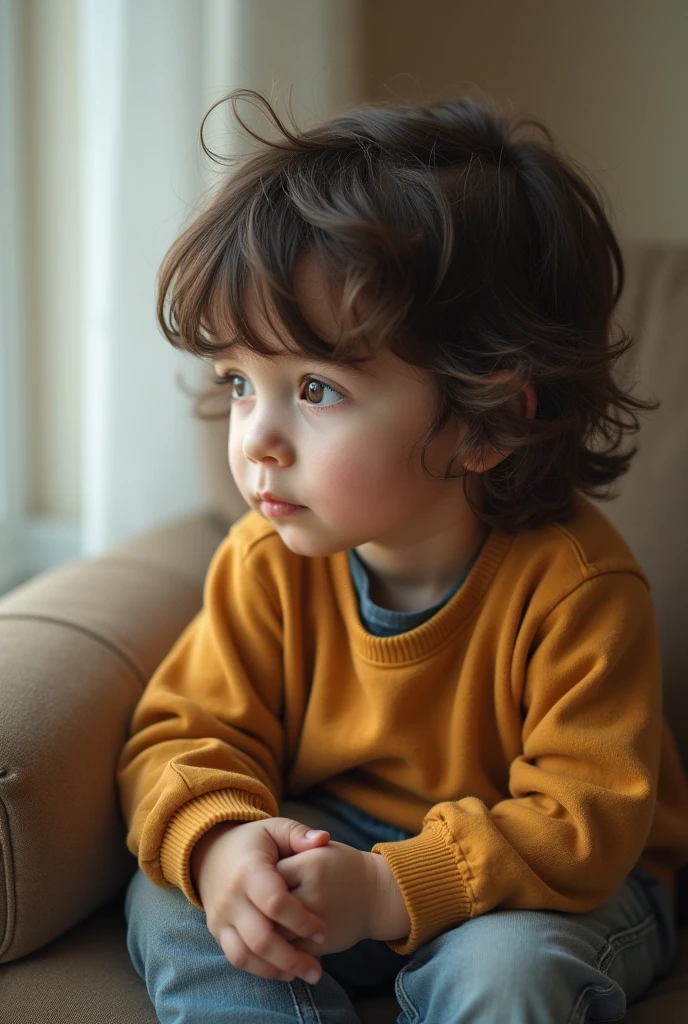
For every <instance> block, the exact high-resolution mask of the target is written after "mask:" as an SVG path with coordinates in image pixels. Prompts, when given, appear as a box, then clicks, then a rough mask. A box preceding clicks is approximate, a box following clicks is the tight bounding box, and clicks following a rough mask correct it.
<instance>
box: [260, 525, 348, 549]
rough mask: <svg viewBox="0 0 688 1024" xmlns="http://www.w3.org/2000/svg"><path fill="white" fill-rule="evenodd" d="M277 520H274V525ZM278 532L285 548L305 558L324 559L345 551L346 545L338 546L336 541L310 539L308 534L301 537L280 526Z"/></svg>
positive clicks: (293, 531)
mask: <svg viewBox="0 0 688 1024" xmlns="http://www.w3.org/2000/svg"><path fill="white" fill-rule="evenodd" d="M274 522H275V520H273V523H274ZM277 532H278V533H279V535H280V537H281V538H282V541H283V543H284V546H285V547H287V548H289V550H290V551H291V552H293V553H294V554H295V555H303V556H304V558H324V557H326V556H328V555H336V554H337V552H338V551H344V550H345V546H344V544H342V543H340V544H337V542H336V541H335V540H329V541H327V540H325V539H324V538H320V539H318V538H317V537H313V536H311V537H309V536H308V535H307V534H306V533H304V534H302V535H301V536H299V535H298V534H297V533H296V531H295V530H288V529H285V530H281V529H280V528H279V525H278V526H277Z"/></svg>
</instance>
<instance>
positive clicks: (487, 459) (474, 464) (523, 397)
mask: <svg viewBox="0 0 688 1024" xmlns="http://www.w3.org/2000/svg"><path fill="white" fill-rule="evenodd" d="M512 376H513V374H512V373H511V371H510V370H496V371H495V372H494V373H491V374H490V380H491V381H494V382H495V383H498V382H499V381H502V380H510V379H511V377H512ZM509 405H510V406H511V408H512V409H513V410H514V411H515V412H517V413H519V414H520V415H521V416H524V417H525V418H526V419H529V420H532V419H533V417H534V416H535V413H536V412H537V397H536V395H535V388H534V387H533V385H532V384H524V385H523V387H521V388H520V389H519V391H518V392H517V393H516V394H515V395H514V396H513V397H512V399H511V401H510V402H509ZM509 454H510V453H509V452H500V451H498V450H497V449H496V448H492V447H487V448H483V449H482V451H480V452H475V453H474V454H473V455H469V456H467V457H465V458H464V462H463V464H464V467H465V468H466V469H468V470H469V471H470V472H471V473H486V472H487V470H488V469H492V468H493V467H494V466H496V465H498V464H499V463H500V462H502V461H503V460H504V459H505V458H506V457H507V455H509Z"/></svg>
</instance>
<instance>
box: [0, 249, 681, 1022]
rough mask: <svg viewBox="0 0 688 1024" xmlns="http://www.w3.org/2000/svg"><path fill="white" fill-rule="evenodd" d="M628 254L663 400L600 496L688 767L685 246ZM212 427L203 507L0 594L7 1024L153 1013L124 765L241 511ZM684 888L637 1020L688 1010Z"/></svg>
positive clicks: (635, 303) (629, 300)
mask: <svg viewBox="0 0 688 1024" xmlns="http://www.w3.org/2000/svg"><path fill="white" fill-rule="evenodd" d="M626 260H627V272H628V277H627V284H626V288H625V291H624V296H623V298H622V301H621V306H620V309H621V311H622V313H623V321H624V323H625V325H626V326H627V327H629V328H632V329H633V330H634V331H635V332H636V333H637V348H636V353H635V357H634V362H635V374H636V376H637V378H638V379H639V380H640V381H641V383H642V384H643V385H644V388H643V393H644V394H647V390H649V391H651V392H652V393H654V394H656V395H657V397H659V398H660V399H661V400H662V402H663V405H662V408H661V409H660V410H659V412H657V413H654V414H652V415H651V416H649V417H648V418H646V419H645V421H644V426H643V429H642V432H641V434H640V444H641V450H640V452H639V454H638V456H637V457H636V461H635V464H634V466H633V468H632V470H631V472H630V473H629V474H628V475H627V476H626V477H625V478H624V479H623V480H622V482H621V494H620V496H619V498H617V499H616V500H615V501H614V502H612V503H609V504H605V505H604V508H605V510H606V512H607V514H608V515H609V516H610V518H612V519H613V520H614V521H615V522H616V524H617V525H618V526H619V527H620V529H621V531H622V532H623V533H624V534H625V536H626V537H627V538H628V540H629V541H630V543H631V546H632V547H633V549H634V551H635V553H636V555H637V557H638V558H639V560H640V562H641V564H642V565H643V566H644V568H645V569H646V571H647V573H648V574H649V577H650V580H651V582H652V585H653V592H654V599H655V603H656V607H657V611H658V615H659V620H660V626H661V630H662V642H663V650H664V664H665V692H666V712H667V714H668V716H669V719H670V721H671V723H672V725H673V727H674V730H675V733H676V736H677V738H678V740H679V744H680V746H681V749H682V751H683V754H684V757H685V758H686V762H687V763H688V707H686V700H685V696H684V690H685V687H686V682H687V680H686V675H688V627H687V624H686V619H685V616H686V608H687V607H688V540H687V539H686V533H685V526H684V524H685V522H686V504H687V503H688V337H687V336H686V335H687V332H686V327H687V325H688V249H682V248H680V247H676V248H667V247H643V246H634V247H627V249H626ZM164 343H165V342H164V341H163V340H162V339H161V341H160V344H161V345H162V344H164ZM625 369H626V370H631V369H633V367H632V366H631V365H630V364H629V365H628V366H626V367H625ZM203 436H204V457H205V460H206V478H207V482H208V483H207V496H208V505H207V510H206V511H203V512H201V513H199V514H198V515H195V516H192V517H190V518H186V519H182V520H178V521H173V522H169V523H167V524H164V525H161V526H160V527H159V528H158V529H156V530H154V531H152V532H150V533H147V534H144V535H143V536H136V537H133V538H131V539H130V540H128V541H127V542H125V543H120V544H117V545H116V546H114V547H113V548H112V549H111V550H109V551H107V553H106V554H104V555H103V556H102V557H99V558H93V559H89V560H79V561H74V562H71V563H68V564H66V565H63V566H60V567H59V568H57V569H54V570H51V571H49V572H45V573H43V574H41V575H40V576H38V577H35V578H34V579H32V580H30V581H29V582H28V583H26V584H24V585H22V586H20V587H17V588H16V589H15V590H14V591H12V592H11V593H9V594H7V595H5V596H4V597H3V598H0V850H1V852H2V880H1V882H0V927H2V934H1V937H0V963H1V964H2V966H1V967H0V1024H43V1022H51V1024H77V1022H78V1024H111V1022H112V1024H123V1022H126V1024H154V1022H155V1021H156V1019H157V1018H156V1016H155V1013H154V1010H153V1007H152V1004H151V1002H150V1000H149V998H148V994H147V992H146V988H145V985H144V983H143V982H142V981H141V980H140V979H139V977H138V976H137V974H136V973H135V971H134V969H133V967H132V966H131V964H130V962H129V957H128V953H127V949H126V945H125V923H124V918H123V912H122V898H123V891H124V889H125V887H126V885H127V882H128V880H129V878H130V877H131V875H132V873H133V871H134V870H135V867H136V862H135V859H134V858H133V857H132V856H131V854H130V853H129V852H128V851H127V849H126V846H125V833H126V829H125V825H124V821H123V820H122V817H121V813H120V810H119V804H118V798H117V790H116V785H115V764H116V760H117V756H118V752H119V750H120V747H121V746H122V743H123V742H124V739H125V736H126V732H127V725H128V722H129V718H130V716H131V713H132V710H133V708H134V705H135V703H136V701H137V699H138V697H139V695H140V694H141V691H142V689H143V687H144V686H145V685H146V681H147V680H148V679H149V678H150V676H151V674H152V673H153V670H154V669H155V667H156V666H157V665H158V663H159V662H160V661H161V660H162V658H163V656H164V655H165V654H166V652H167V651H168V650H169V648H170V647H171V646H172V644H173V642H174V640H175V639H176V638H177V636H178V635H179V634H180V633H181V632H182V629H183V628H184V626H185V625H186V624H187V623H188V622H189V620H190V619H191V618H192V616H193V615H194V614H195V613H196V612H197V610H198V609H199V608H200V606H201V602H202V586H203V580H204V577H205V572H206V568H207V566H208V563H209V561H210V558H211V556H212V554H213V551H214V550H215V548H216V547H217V545H218V544H219V542H220V541H221V540H222V538H223V537H224V536H225V534H226V532H227V529H228V528H229V524H230V522H231V521H232V520H233V519H234V518H235V517H236V516H238V515H239V514H241V513H242V512H243V510H244V508H245V506H244V505H243V503H242V501H241V499H240V498H239V496H238V494H237V492H236V490H235V489H234V487H233V485H232V483H231V478H230V476H229V470H228V467H227V464H226V456H225V442H226V420H215V421H212V422H207V423H205V424H204V426H203ZM686 878H688V873H686ZM687 891H688V886H684V885H683V884H681V885H680V887H679V895H678V900H677V913H678V917H679V924H680V941H679V951H678V956H677V959H676V963H675V965H674V969H673V971H672V973H671V974H670V976H668V977H666V978H664V979H662V980H660V981H659V982H658V983H656V984H655V985H654V987H653V988H652V990H651V991H650V992H649V993H648V994H647V997H646V998H645V999H643V1000H642V1001H641V1002H639V1003H636V1004H635V1005H634V1006H633V1007H631V1008H630V1009H629V1011H628V1013H627V1015H626V1020H628V1021H630V1022H632V1024H641V1022H648V1024H649V1022H652V1024H655V1022H662V1024H672V1022H675V1024H679V1022H685V1021H687V1020H688V899H687V898H686V892H687ZM684 907H685V909H684ZM357 1009H358V1010H359V1012H360V1016H361V1020H362V1021H368V1022H373V1021H375V1022H380V1024H382V1022H387V1021H389V1022H392V1021H394V1020H396V1016H397V1013H398V1008H397V1007H396V1003H395V1001H394V999H393V997H390V998H388V999H369V1000H367V1001H366V1002H362V1003H359V1004H357ZM505 1024H508V1022H505Z"/></svg>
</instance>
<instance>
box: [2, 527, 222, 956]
mask: <svg viewBox="0 0 688 1024" xmlns="http://www.w3.org/2000/svg"><path fill="white" fill-rule="evenodd" d="M223 535H224V534H223V531H222V529H221V528H220V527H219V526H218V524H217V523H216V522H214V521H211V520H208V519H207V518H206V517H205V516H202V515H200V516H197V517H195V518H190V519H188V520H184V521H177V522H175V523H172V524H168V525H165V526H161V527H159V528H158V529H157V530H153V531H151V532H149V534H147V535H143V536H142V537H137V538H133V539H132V541H131V542H130V543H124V544H120V545H118V546H117V547H116V548H114V549H112V551H110V552H108V554H107V555H104V556H103V557H102V558H97V559H88V560H84V561H75V562H72V563H68V564H66V565H62V566H59V567H58V568H56V569H52V570H50V571H49V572H46V573H43V574H41V575H40V576H36V577H34V578H33V579H32V580H30V581H29V582H28V583H26V584H24V585H22V586H20V587H17V588H16V589H15V590H13V591H11V592H10V593H9V594H7V595H5V596H4V597H3V598H2V599H0V650H1V651H2V672H1V673H0V706H2V715H1V716H0V853H1V854H2V857H1V860H0V865H1V867H2V873H1V874H0V962H7V961H10V960H13V959H15V958H17V957H20V956H24V955H25V954H27V953H30V952H32V951H33V950H36V949H39V948H40V947H41V946H43V945H44V944H45V943H46V942H50V941H51V940H52V939H54V938H55V937H56V936H58V935H60V934H61V933H62V932H64V931H65V929H67V928H69V927H71V926H72V925H74V924H76V923H78V922H79V921H83V920H84V919H85V918H87V917H88V916H89V915H90V914H92V913H93V911H94V910H96V909H97V908H98V907H100V906H102V905H103V904H104V903H105V902H106V901H107V900H109V899H111V898H112V896H113V894H114V893H115V892H117V891H118V889H119V888H120V887H121V886H122V884H123V883H124V881H125V880H126V879H127V878H128V877H129V876H130V875H131V873H132V871H133V870H134V869H135V867H136V859H135V858H134V857H133V856H132V855H131V854H130V853H129V851H128V850H127V848H126V844H125V838H126V827H125V823H124V820H123V817H122V814H121V810H120V806H119V798H118V793H117V787H116V785H115V766H116V764H117V760H118V757H119V753H120V750H121V747H122V746H123V744H124V742H125V740H126V736H127V729H128V725H129V720H130V717H131V714H132V712H133V710H134V707H135V705H136V703H137V701H138V699H139V697H140V695H141V692H142V690H143V688H144V686H145V685H146V682H147V681H148V679H149V678H150V677H151V675H152V674H153V672H154V671H155V668H156V667H157V665H158V664H159V663H160V661H161V660H162V658H163V657H164V656H165V654H166V653H167V652H168V650H169V649H170V647H171V646H172V644H173V643H174V642H175V640H176V639H177V637H178V636H179V634H180V633H181V632H182V630H183V629H184V627H185V626H186V624H187V623H188V622H189V621H190V619H191V618H192V617H193V615H194V614H195V613H196V612H197V611H198V610H199V608H200V606H201V604H202V597H203V581H204V578H205V573H206V570H207V566H208V563H209V561H210V558H211V556H212V553H213V551H214V550H215V548H216V547H217V545H218V544H219V543H220V541H221V539H222V537H223Z"/></svg>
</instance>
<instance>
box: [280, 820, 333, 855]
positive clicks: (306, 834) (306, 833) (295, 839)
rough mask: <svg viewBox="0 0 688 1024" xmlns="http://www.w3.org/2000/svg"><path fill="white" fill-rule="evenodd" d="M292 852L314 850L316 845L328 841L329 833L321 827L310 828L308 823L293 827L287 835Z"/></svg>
mask: <svg viewBox="0 0 688 1024" xmlns="http://www.w3.org/2000/svg"><path fill="white" fill-rule="evenodd" d="M289 840H290V842H291V848H292V852H293V853H301V852H302V851H303V850H314V849H315V848H316V847H318V846H327V844H328V843H329V841H330V833H329V832H327V831H326V830H325V829H322V828H311V827H310V826H309V825H302V824H300V823H299V827H298V828H295V829H294V830H293V832H292V833H291V835H290V836H289Z"/></svg>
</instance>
